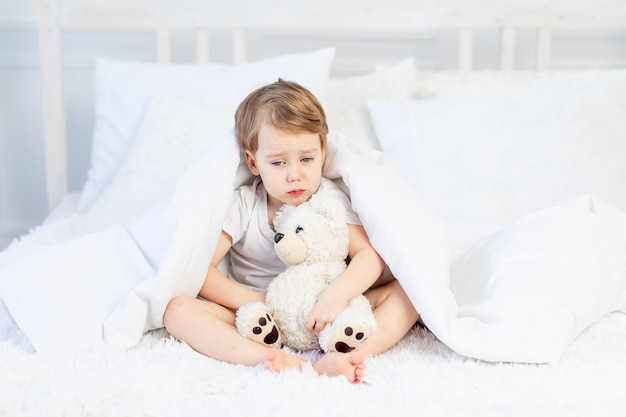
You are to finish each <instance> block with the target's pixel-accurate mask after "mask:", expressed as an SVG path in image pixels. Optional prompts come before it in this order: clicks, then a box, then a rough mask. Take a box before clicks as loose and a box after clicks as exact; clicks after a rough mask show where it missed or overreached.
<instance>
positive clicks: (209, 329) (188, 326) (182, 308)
mask: <svg viewBox="0 0 626 417" xmlns="http://www.w3.org/2000/svg"><path fill="white" fill-rule="evenodd" d="M163 321H164V323H165V328H166V329H167V331H168V332H169V333H170V334H171V335H173V336H174V337H176V338H177V339H179V340H182V341H184V342H186V343H187V344H188V345H189V346H191V347H192V348H193V349H195V350H196V351H198V352H200V353H202V354H204V355H206V356H209V357H211V358H214V359H218V360H222V361H225V362H229V363H235V364H243V365H252V366H254V365H257V364H259V363H265V361H266V355H267V353H268V351H271V350H272V349H270V348H268V347H266V346H264V345H261V344H259V343H256V342H253V341H252V340H250V339H247V338H245V337H243V336H241V335H240V334H239V332H238V331H237V329H236V328H235V313H234V312H233V311H232V310H230V309H228V308H226V307H223V306H221V305H219V304H216V303H213V302H210V301H203V300H198V299H196V298H191V297H176V298H174V299H172V300H171V301H170V303H169V304H168V306H167V308H166V310H165V314H164V315H163ZM284 355H285V356H286V359H285V361H284V363H285V366H283V367H282V368H280V369H278V368H276V369H273V368H270V369H272V370H274V371H280V370H282V369H285V368H295V367H298V368H299V367H300V366H301V365H302V363H303V362H306V360H305V359H303V358H300V357H298V356H294V355H288V354H286V353H284Z"/></svg>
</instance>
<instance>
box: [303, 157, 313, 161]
mask: <svg viewBox="0 0 626 417" xmlns="http://www.w3.org/2000/svg"><path fill="white" fill-rule="evenodd" d="M312 160H313V158H312V157H310V156H305V157H304V158H302V162H311V161H312Z"/></svg>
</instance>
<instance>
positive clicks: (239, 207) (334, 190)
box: [223, 177, 361, 290]
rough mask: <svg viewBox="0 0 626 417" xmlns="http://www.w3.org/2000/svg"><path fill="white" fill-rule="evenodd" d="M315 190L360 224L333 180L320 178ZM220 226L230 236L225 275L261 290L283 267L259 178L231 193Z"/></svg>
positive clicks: (350, 222)
mask: <svg viewBox="0 0 626 417" xmlns="http://www.w3.org/2000/svg"><path fill="white" fill-rule="evenodd" d="M319 193H324V194H328V195H331V196H332V198H336V199H337V200H338V201H340V202H341V203H342V204H343V206H344V207H345V209H346V214H347V218H348V223H349V224H358V225H360V224H361V221H360V220H359V217H358V216H357V215H356V213H355V212H354V210H352V205H351V204H350V199H349V198H348V196H347V195H346V194H344V192H343V191H341V189H340V188H339V187H338V186H337V185H336V184H335V183H334V182H332V181H331V180H329V179H327V178H322V183H321V184H320V188H319V189H318V190H317V192H316V194H319ZM223 229H224V231H225V232H226V233H228V234H229V235H230V237H231V238H232V239H233V246H232V247H231V249H230V252H229V255H230V263H231V267H230V272H229V278H231V279H233V280H234V281H237V282H239V283H241V284H244V285H247V286H249V287H251V288H254V289H258V290H265V289H266V288H267V286H268V285H269V283H270V281H271V280H272V279H273V278H274V277H276V275H278V274H280V273H281V272H283V271H284V270H285V264H284V263H283V262H282V261H281V260H280V259H279V258H278V256H277V255H276V253H275V252H274V234H275V232H274V230H273V229H272V227H271V226H270V225H269V224H268V222H267V192H266V191H265V187H264V186H263V183H262V182H261V180H260V178H258V177H257V178H256V179H255V180H254V183H253V184H252V185H245V186H242V187H240V188H239V189H238V190H237V191H236V192H235V196H234V199H233V204H232V207H231V210H230V212H229V214H228V216H227V217H226V220H225V221H224V226H223Z"/></svg>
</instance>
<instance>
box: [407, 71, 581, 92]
mask: <svg viewBox="0 0 626 417" xmlns="http://www.w3.org/2000/svg"><path fill="white" fill-rule="evenodd" d="M592 72H593V71H589V70H588V71H492V70H478V71H426V70H418V71H416V83H417V92H416V94H415V96H414V98H434V97H461V96H473V95H477V94H484V93H489V92H496V91H506V90H509V89H511V88H514V87H518V86H521V85H528V84H533V83H537V82H542V81H547V80H551V79H560V78H576V77H579V76H581V75H586V74H591V73H592Z"/></svg>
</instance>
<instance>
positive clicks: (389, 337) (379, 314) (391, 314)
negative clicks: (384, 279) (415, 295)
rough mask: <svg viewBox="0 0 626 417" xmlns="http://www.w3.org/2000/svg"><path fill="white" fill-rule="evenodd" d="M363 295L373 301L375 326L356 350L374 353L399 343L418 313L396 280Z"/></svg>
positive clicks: (367, 353)
mask: <svg viewBox="0 0 626 417" xmlns="http://www.w3.org/2000/svg"><path fill="white" fill-rule="evenodd" d="M365 296H366V297H367V298H368V299H369V300H370V304H371V305H372V310H373V311H374V317H375V318H376V324H377V326H378V329H377V330H376V331H375V332H374V333H373V334H372V335H371V336H370V337H369V338H368V339H367V340H366V341H365V343H363V344H362V345H361V346H359V347H358V348H357V350H358V351H359V352H361V353H363V354H364V355H366V356H368V355H377V354H379V353H383V352H384V351H386V350H387V349H389V348H390V347H392V346H393V345H395V344H396V343H398V342H399V341H400V340H401V339H402V338H403V337H404V336H405V335H406V334H407V333H408V331H409V330H411V328H412V327H413V325H414V324H415V322H416V321H417V320H418V319H419V313H418V312H417V311H416V310H415V307H413V304H412V303H411V300H409V297H408V296H407V295H406V293H405V292H404V289H402V287H401V286H400V283H399V282H398V281H396V280H393V281H391V282H389V283H387V284H385V285H382V286H380V287H377V288H374V289H373V290H371V291H369V292H367V293H365Z"/></svg>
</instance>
